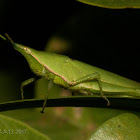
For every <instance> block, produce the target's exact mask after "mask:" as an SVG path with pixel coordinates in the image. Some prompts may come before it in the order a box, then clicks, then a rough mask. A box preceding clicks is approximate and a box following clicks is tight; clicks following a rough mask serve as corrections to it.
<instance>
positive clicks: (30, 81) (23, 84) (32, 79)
mask: <svg viewBox="0 0 140 140" xmlns="http://www.w3.org/2000/svg"><path fill="white" fill-rule="evenodd" d="M35 81H36V79H35V78H30V79H28V80H25V81H24V82H22V83H21V85H20V91H21V98H22V100H23V99H24V95H23V93H24V91H23V88H24V87H25V86H26V85H29V84H31V83H33V82H35Z"/></svg>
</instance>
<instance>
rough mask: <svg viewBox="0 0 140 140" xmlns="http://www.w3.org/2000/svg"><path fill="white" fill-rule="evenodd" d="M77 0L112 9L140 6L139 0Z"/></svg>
mask: <svg viewBox="0 0 140 140" xmlns="http://www.w3.org/2000/svg"><path fill="white" fill-rule="evenodd" d="M78 1H80V2H83V3H85V4H89V5H93V6H99V7H105V8H112V9H122V8H140V1H139V0H78Z"/></svg>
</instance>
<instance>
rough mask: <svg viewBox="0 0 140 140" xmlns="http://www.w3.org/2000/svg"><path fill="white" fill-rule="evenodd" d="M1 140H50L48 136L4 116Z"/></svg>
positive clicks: (0, 134) (0, 118) (2, 117)
mask: <svg viewBox="0 0 140 140" xmlns="http://www.w3.org/2000/svg"><path fill="white" fill-rule="evenodd" d="M25 115H26V114H25ZM0 139H1V140H7V139H8V140H20V139H21V140H31V139H33V140H50V139H49V138H48V137H47V136H45V135H44V134H42V133H40V132H38V131H37V130H35V129H33V128H31V127H29V126H28V125H26V124H24V123H22V122H20V121H17V120H15V119H12V118H10V117H7V116H4V115H0Z"/></svg>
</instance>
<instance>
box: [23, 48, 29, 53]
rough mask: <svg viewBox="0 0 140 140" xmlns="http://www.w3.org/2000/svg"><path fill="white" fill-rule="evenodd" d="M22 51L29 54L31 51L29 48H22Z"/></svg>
mask: <svg viewBox="0 0 140 140" xmlns="http://www.w3.org/2000/svg"><path fill="white" fill-rule="evenodd" d="M23 50H24V52H25V53H27V54H31V50H30V49H29V48H26V47H24V48H23Z"/></svg>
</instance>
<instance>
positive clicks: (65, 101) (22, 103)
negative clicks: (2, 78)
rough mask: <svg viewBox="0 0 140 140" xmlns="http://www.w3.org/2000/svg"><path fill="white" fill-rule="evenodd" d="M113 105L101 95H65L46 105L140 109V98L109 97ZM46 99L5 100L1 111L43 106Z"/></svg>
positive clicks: (0, 105)
mask: <svg viewBox="0 0 140 140" xmlns="http://www.w3.org/2000/svg"><path fill="white" fill-rule="evenodd" d="M108 99H109V101H110V103H111V105H110V106H109V107H108V106H107V102H106V101H105V100H104V99H102V98H101V97H87V96H86V97H85V96H84V97H82V96H80V97H64V98H55V99H48V101H47V105H46V107H97V108H110V109H121V110H133V111H134V110H140V99H130V98H108ZM43 102H44V100H38V99H27V100H17V101H10V102H4V103H1V104H0V112H2V111H8V110H15V109H25V108H36V107H42V106H43Z"/></svg>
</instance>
